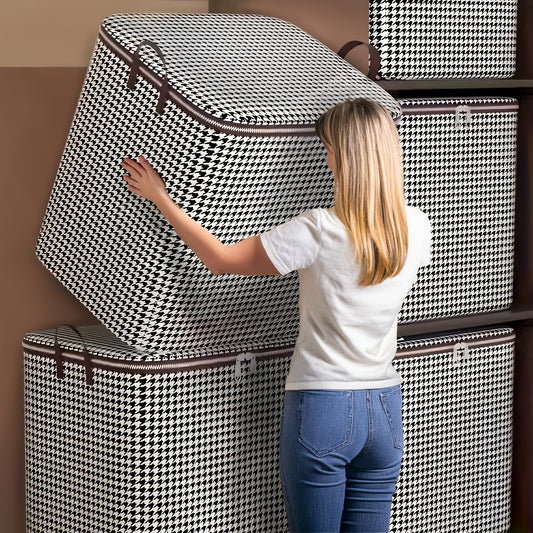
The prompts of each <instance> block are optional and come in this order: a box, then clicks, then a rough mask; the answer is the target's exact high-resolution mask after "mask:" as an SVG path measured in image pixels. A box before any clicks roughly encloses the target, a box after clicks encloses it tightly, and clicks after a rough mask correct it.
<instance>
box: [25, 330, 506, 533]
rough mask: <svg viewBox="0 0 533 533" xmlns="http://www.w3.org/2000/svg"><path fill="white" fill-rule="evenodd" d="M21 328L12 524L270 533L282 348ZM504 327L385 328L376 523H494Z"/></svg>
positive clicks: (118, 532)
mask: <svg viewBox="0 0 533 533" xmlns="http://www.w3.org/2000/svg"><path fill="white" fill-rule="evenodd" d="M79 332H80V333H81V336H82V338H80V337H79V336H78V335H77V334H76V332H75V331H74V330H71V329H70V328H66V327H61V328H59V330H56V331H54V330H49V331H39V332H32V333H28V334H27V335H26V336H25V338H24V341H23V346H24V376H25V377H24V390H25V450H26V502H27V503H26V523H27V531H28V533H104V532H105V533H124V532H125V531H127V532H129V533H155V532H157V533H190V532H192V531H194V532H198V533H213V532H218V531H224V532H227V533H257V532H269V533H286V532H287V523H286V518H285V512H284V508H283V496H282V490H281V483H280V480H279V473H278V456H279V452H278V442H279V428H280V418H281V407H282V400H283V389H284V383H285V377H286V374H287V371H288V367H289V362H290V355H291V351H292V349H291V348H290V347H287V348H284V349H279V350H273V351H263V352H258V353H242V354H238V355H236V354H233V355H224V354H220V355H217V356H209V357H200V358H194V359H191V358H181V359H179V358H178V359H175V360H159V359H157V357H156V356H155V355H154V354H152V357H151V358H150V359H149V360H147V359H145V357H146V355H145V354H142V353H140V352H138V351H136V350H134V349H132V348H131V347H128V346H126V345H125V344H124V343H123V342H121V341H120V340H119V339H117V338H116V337H115V336H114V335H112V334H111V333H110V332H109V331H108V330H106V329H105V328H103V327H102V326H90V327H82V328H79ZM513 351H514V333H513V331H512V330H509V329H490V330H484V331H468V332H456V333H453V334H445V335H439V336H431V337H426V338H418V339H409V340H408V339H406V340H400V342H399V343H398V350H397V354H396V358H395V360H394V362H393V364H394V365H395V367H396V369H397V370H398V371H399V372H400V374H401V376H402V379H403V384H402V391H403V392H402V393H403V422H404V459H403V462H402V470H401V473H400V479H399V482H398V486H397V491H396V495H395V497H394V502H393V508H392V518H391V529H390V531H391V532H394V533H404V532H406V531H409V532H410V533H418V532H420V533H425V532H426V531H428V530H429V531H434V532H442V533H448V532H449V531H464V532H465V533H477V532H478V531H481V530H483V531H489V532H494V533H503V532H504V531H506V527H507V526H508V524H509V516H510V480H511V452H512V397H513V392H512V387H513Z"/></svg>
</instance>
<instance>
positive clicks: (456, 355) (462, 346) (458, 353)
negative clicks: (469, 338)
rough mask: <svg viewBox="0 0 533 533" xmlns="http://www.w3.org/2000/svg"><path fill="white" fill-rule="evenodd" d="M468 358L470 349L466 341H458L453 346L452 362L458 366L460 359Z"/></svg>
mask: <svg viewBox="0 0 533 533" xmlns="http://www.w3.org/2000/svg"><path fill="white" fill-rule="evenodd" d="M468 359H470V349H469V348H468V344H467V343H466V342H458V343H457V344H455V345H454V347H453V364H454V365H455V366H460V365H461V362H462V361H466V360H468Z"/></svg>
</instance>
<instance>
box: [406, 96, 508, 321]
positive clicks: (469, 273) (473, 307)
mask: <svg viewBox="0 0 533 533" xmlns="http://www.w3.org/2000/svg"><path fill="white" fill-rule="evenodd" d="M400 102H401V105H402V108H403V110H404V115H403V118H402V121H401V123H400V125H399V133H400V138H401V142H402V147H403V158H404V179H405V195H406V198H407V201H408V203H409V204H411V205H416V206H417V207H419V208H420V209H422V211H424V212H425V213H427V215H428V217H429V219H430V222H431V225H432V233H433V235H432V239H433V242H432V262H431V264H430V265H429V266H427V267H424V268H422V269H421V270H420V272H419V275H418V281H417V283H416V284H415V285H414V287H413V288H412V289H411V292H410V293H409V295H408V296H407V298H406V300H405V302H404V305H403V307H402V310H401V312H400V318H399V320H400V322H414V321H419V320H429V319H434V318H442V317H451V316H460V315H468V314H475V313H486V312H491V311H498V310H502V309H507V308H509V307H510V305H511V302H512V297H513V258H514V227H515V223H514V217H515V215H514V211H515V207H514V206H515V172H516V170H515V167H516V128H517V119H518V113H517V111H516V110H506V111H505V110H503V111H500V112H479V113H472V122H471V124H470V125H469V126H468V127H465V126H460V127H457V125H456V122H455V121H456V117H455V113H454V111H452V112H450V113H448V114H437V111H438V109H439V107H441V106H444V105H452V106H454V107H456V106H469V105H470V106H474V105H480V104H504V105H505V104H512V103H516V102H515V101H514V100H512V99H507V98H506V99H496V98H493V99H490V98H471V99H453V100H447V99H419V100H400ZM420 105H423V106H429V108H433V109H434V110H435V112H434V113H432V112H431V111H428V113H426V114H422V115H413V114H409V109H410V108H413V107H416V106H420Z"/></svg>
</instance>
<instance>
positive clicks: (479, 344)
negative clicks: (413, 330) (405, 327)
mask: <svg viewBox="0 0 533 533" xmlns="http://www.w3.org/2000/svg"><path fill="white" fill-rule="evenodd" d="M515 339H516V334H515V333H514V332H512V333H507V334H503V335H502V336H499V337H488V338H486V339H479V340H469V339H463V340H457V342H453V341H450V342H447V343H445V344H440V345H435V346H420V347H418V348H401V347H400V348H399V349H398V351H397V352H396V356H395V359H407V358H409V357H420V356H423V355H437V354H444V353H450V352H452V353H453V354H454V356H455V355H456V353H457V351H458V350H465V349H466V350H467V351H470V350H472V349H474V348H483V347H485V346H501V345H503V344H509V343H510V342H513V341H514V340H515ZM421 342H422V341H421Z"/></svg>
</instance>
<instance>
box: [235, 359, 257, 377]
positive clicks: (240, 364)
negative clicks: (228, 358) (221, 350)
mask: <svg viewBox="0 0 533 533" xmlns="http://www.w3.org/2000/svg"><path fill="white" fill-rule="evenodd" d="M256 372H257V360H256V358H255V355H254V354H252V353H241V354H239V355H238V356H237V357H236V358H235V377H236V378H242V377H245V376H251V375H252V374H255V373H256Z"/></svg>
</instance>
